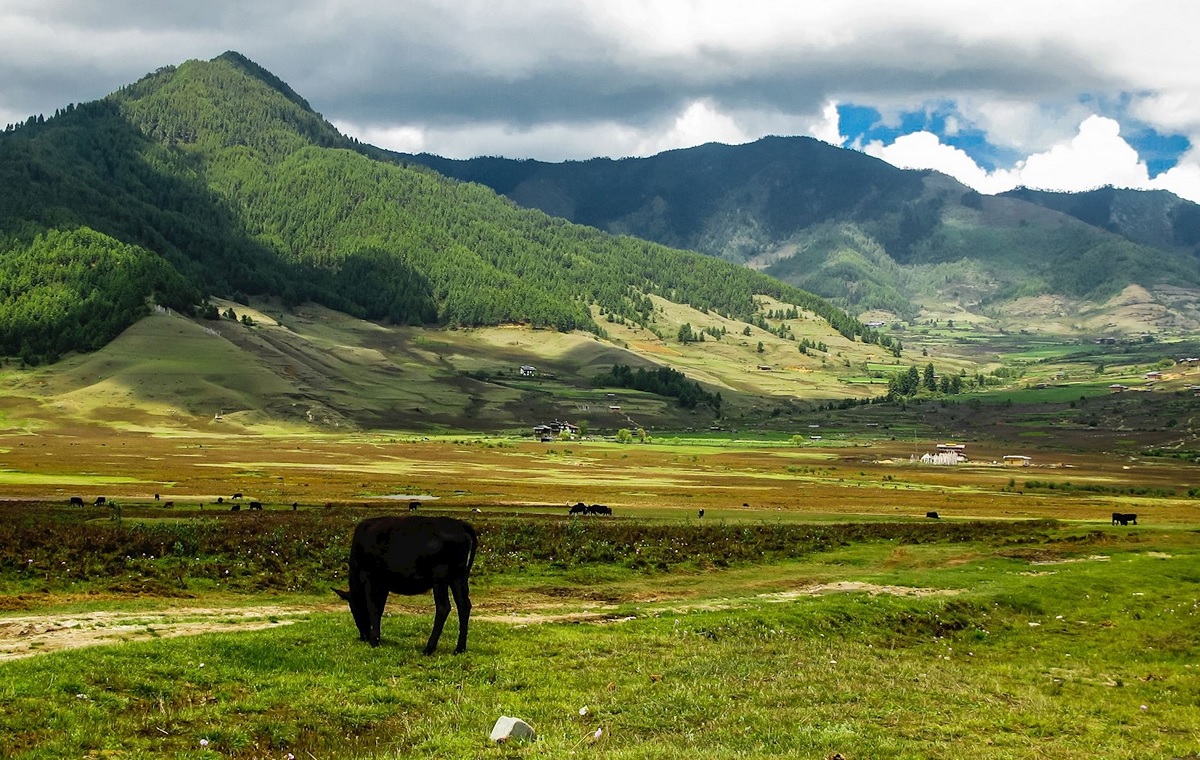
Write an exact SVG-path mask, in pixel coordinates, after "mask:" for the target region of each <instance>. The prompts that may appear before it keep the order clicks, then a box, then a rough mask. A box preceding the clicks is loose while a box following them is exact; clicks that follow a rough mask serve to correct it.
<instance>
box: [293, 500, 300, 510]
mask: <svg viewBox="0 0 1200 760" xmlns="http://www.w3.org/2000/svg"><path fill="white" fill-rule="evenodd" d="M299 508H300V502H298V501H293V502H292V511H293V512H295V511H296V510H297V509H299Z"/></svg>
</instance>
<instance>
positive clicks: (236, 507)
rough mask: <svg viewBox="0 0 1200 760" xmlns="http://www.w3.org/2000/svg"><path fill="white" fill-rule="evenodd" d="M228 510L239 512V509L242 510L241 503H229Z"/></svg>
mask: <svg viewBox="0 0 1200 760" xmlns="http://www.w3.org/2000/svg"><path fill="white" fill-rule="evenodd" d="M229 511H230V512H241V511H242V505H241V504H233V505H231V506H230V507H229Z"/></svg>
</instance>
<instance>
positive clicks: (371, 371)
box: [0, 297, 957, 435]
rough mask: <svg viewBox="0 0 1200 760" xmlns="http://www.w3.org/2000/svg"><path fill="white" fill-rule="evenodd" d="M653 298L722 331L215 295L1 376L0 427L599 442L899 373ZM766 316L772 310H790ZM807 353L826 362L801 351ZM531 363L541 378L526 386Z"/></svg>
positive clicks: (875, 356) (672, 323)
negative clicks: (675, 378)
mask: <svg viewBox="0 0 1200 760" xmlns="http://www.w3.org/2000/svg"><path fill="white" fill-rule="evenodd" d="M651 298H652V300H653V302H654V306H653V309H654V311H655V315H656V316H655V325H656V326H658V328H659V329H660V330H662V331H668V330H670V331H672V332H677V331H678V330H679V328H680V327H681V326H682V325H684V324H690V325H692V326H693V327H694V328H695V329H696V330H697V331H701V330H705V329H708V330H710V331H712V332H711V333H709V334H708V336H707V340H705V341H703V342H692V343H680V342H678V341H677V340H675V339H674V338H668V339H664V338H661V337H659V336H658V335H657V334H655V332H653V331H652V330H650V329H647V328H643V327H641V326H639V325H637V324H635V323H625V324H619V323H611V324H610V323H606V324H610V327H611V328H612V332H613V336H612V339H611V340H603V339H600V338H599V337H598V336H595V335H593V334H589V333H586V332H582V331H574V332H561V331H557V330H553V329H534V328H532V327H529V326H517V325H505V326H497V327H475V328H461V329H455V330H450V329H446V328H433V327H414V326H406V325H387V324H381V323H378V322H371V321H366V320H361V319H357V318H355V317H351V316H348V315H346V314H343V313H340V312H336V311H332V310H330V309H327V308H325V307H322V306H319V305H316V304H302V305H299V306H294V307H286V306H284V305H283V303H282V302H281V301H279V300H278V299H274V300H270V301H257V300H256V301H255V302H254V304H253V305H251V306H246V305H243V304H240V303H234V302H229V301H224V300H219V299H218V300H216V302H215V305H216V306H218V308H219V309H220V311H221V312H223V313H228V310H231V309H232V310H233V313H232V314H230V315H229V316H227V317H222V318H221V319H219V320H217V321H209V320H204V319H198V318H193V317H187V316H185V315H182V314H179V313H177V312H171V311H168V310H165V309H159V310H156V311H155V313H154V314H152V315H151V316H147V317H144V318H142V319H141V320H139V321H137V322H136V323H135V324H134V325H132V326H131V327H129V328H128V329H126V330H125V331H124V332H122V333H121V334H120V335H119V336H118V337H117V338H116V339H115V340H113V341H111V342H109V343H107V344H106V345H105V346H103V347H101V348H100V349H98V350H97V351H94V352H90V353H86V354H72V355H69V356H67V357H65V358H63V359H62V360H60V361H59V362H57V363H55V364H53V365H45V366H40V367H36V368H30V367H24V368H23V367H21V366H20V365H19V364H18V363H16V362H12V361H9V362H0V428H5V429H28V430H42V431H52V430H53V431H61V430H64V429H66V430H70V429H72V428H73V427H75V426H79V425H87V426H92V425H102V426H107V427H110V428H113V429H117V430H139V431H144V432H152V433H156V434H160V435H170V434H173V433H182V432H188V433H195V432H205V431H206V432H211V433H214V434H218V433H229V432H238V433H255V434H270V433H275V432H280V431H284V430H296V429H298V428H303V429H305V430H309V431H312V430H317V431H325V432H329V433H341V434H344V433H350V432H356V431H360V430H424V431H451V432H462V431H477V432H484V431H498V430H504V431H523V432H528V431H529V430H530V429H531V428H532V426H533V425H536V424H539V423H544V422H549V421H551V420H554V419H563V420H570V421H572V422H575V423H577V424H579V423H581V422H582V423H583V424H586V425H587V426H589V428H590V430H592V431H595V432H597V433H605V434H612V433H613V432H615V431H616V430H617V429H619V428H622V427H627V428H631V429H636V428H645V429H647V430H650V431H660V430H664V429H665V430H675V431H679V430H683V429H685V428H697V429H707V428H708V427H709V426H711V425H713V424H722V425H734V426H736V425H738V424H740V423H741V422H744V421H746V420H756V421H758V420H762V419H764V418H766V417H767V416H768V415H770V414H771V413H772V411H773V410H776V411H775V414H778V413H779V411H778V410H783V411H786V412H788V413H789V414H791V413H796V414H799V413H802V412H805V411H808V410H810V409H811V408H812V406H813V405H815V404H821V403H827V402H831V401H841V400H842V399H865V398H868V397H870V396H875V395H879V394H881V393H883V392H884V390H885V388H884V387H883V386H878V385H869V384H860V383H855V382H852V380H853V378H854V376H856V375H861V374H862V370H861V367H862V366H863V365H865V364H866V363H872V364H876V365H880V364H882V363H884V362H889V363H890V362H891V361H898V360H895V359H894V357H892V356H891V355H890V354H886V353H885V352H884V351H883V350H882V349H881V348H880V347H879V346H877V345H873V344H864V343H862V342H861V341H852V340H849V339H846V338H844V337H842V336H841V335H838V334H837V333H831V331H830V330H829V329H828V326H827V325H826V324H825V323H824V321H823V320H821V319H820V318H818V317H816V316H815V315H813V314H811V313H800V314H798V315H797V317H796V318H795V319H790V320H787V322H786V324H787V326H788V328H789V330H790V331H792V332H793V333H794V337H797V338H798V339H797V340H793V339H790V338H789V337H780V335H778V334H776V332H773V331H772V330H775V329H776V328H777V327H778V326H779V325H781V324H784V322H783V321H782V320H777V319H772V320H770V321H769V322H768V321H765V320H764V321H763V323H762V324H763V325H765V326H766V328H768V329H764V328H763V327H760V326H749V325H745V324H744V323H741V322H737V321H734V320H729V319H726V318H724V317H721V316H719V315H717V314H715V313H713V312H708V313H704V312H701V311H698V310H696V309H693V308H691V307H689V306H684V305H680V304H676V303H673V302H671V301H667V300H666V299H663V298H659V297H651ZM767 305H769V306H770V307H771V308H772V310H775V311H776V312H778V310H779V307H780V306H781V304H780V303H779V302H770V303H769V304H767ZM721 328H725V331H724V333H725V334H724V335H722V337H720V338H719V339H718V338H716V337H714V335H715V334H716V333H719V332H720V331H721ZM743 330H748V331H749V332H750V334H749V335H746V334H744V333H743V332H742V331H743ZM800 339H811V340H812V341H813V342H814V343H815V342H817V341H820V342H821V343H822V344H823V345H825V346H826V348H825V350H824V351H817V350H813V351H810V352H808V353H802V352H801V351H799V350H798V346H799V340H800ZM760 345H761V350H759V346H760ZM618 364H619V365H624V366H628V367H631V368H633V369H634V370H636V369H639V368H645V369H647V370H655V369H657V368H661V367H673V368H675V369H676V370H678V371H681V372H683V373H684V374H685V375H686V376H687V378H688V379H689V382H693V381H694V382H699V383H701V384H702V386H703V388H704V389H705V390H706V392H708V393H712V394H717V393H719V394H721V397H722V399H723V404H722V406H721V408H720V410H719V412H720V413H719V414H718V412H717V410H715V409H713V408H711V407H709V406H706V405H704V404H701V405H698V406H696V407H692V408H688V407H685V406H683V405H681V404H680V403H679V402H678V401H677V400H676V399H674V398H671V397H667V396H663V395H657V394H654V393H648V392H643V391H639V390H633V389H628V388H620V387H609V386H600V385H596V384H595V383H594V382H593V380H594V378H596V377H598V376H601V375H604V374H607V373H609V371H610V370H611V369H612V368H613V366H614V365H618ZM523 365H529V366H533V367H536V372H535V373H534V374H533V375H532V376H529V377H526V376H523V375H522V374H521V373H520V371H519V368H520V367H521V366H523ZM940 366H944V367H950V366H957V365H953V364H951V363H950V362H949V361H948V360H947V361H944V362H942V364H941V365H940ZM793 399H795V400H799V403H794V402H793Z"/></svg>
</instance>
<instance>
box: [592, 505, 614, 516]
mask: <svg viewBox="0 0 1200 760" xmlns="http://www.w3.org/2000/svg"><path fill="white" fill-rule="evenodd" d="M587 513H588V514H589V515H611V514H612V507H608V506H605V505H603V504H593V505H591V506H590V507H588V508H587Z"/></svg>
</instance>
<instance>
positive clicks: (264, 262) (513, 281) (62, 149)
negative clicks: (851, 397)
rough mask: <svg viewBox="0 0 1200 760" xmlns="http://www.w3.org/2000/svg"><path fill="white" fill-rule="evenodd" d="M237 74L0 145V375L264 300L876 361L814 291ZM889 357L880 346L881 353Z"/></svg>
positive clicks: (400, 317) (173, 78)
mask: <svg viewBox="0 0 1200 760" xmlns="http://www.w3.org/2000/svg"><path fill="white" fill-rule="evenodd" d="M381 156H382V153H381V151H379V150H377V149H374V148H372V147H370V146H364V145H359V144H357V143H356V142H354V141H353V140H350V139H348V138H346V137H344V136H342V135H340V134H339V133H338V132H337V131H336V130H335V129H334V128H333V127H332V126H331V125H329V124H328V123H327V122H326V121H325V120H324V119H323V118H322V117H321V116H320V115H319V114H318V113H316V112H315V111H313V110H312V109H311V107H310V106H309V105H308V103H307V102H306V101H305V100H304V99H303V98H302V97H300V96H299V95H298V94H297V93H295V92H294V91H292V90H291V88H289V87H288V86H287V85H286V84H284V83H283V82H282V81H280V80H279V79H278V78H277V77H275V76H273V75H272V74H270V73H269V72H267V71H265V70H263V69H262V68H261V67H259V66H257V65H256V64H254V63H253V62H251V61H249V60H247V59H246V58H244V57H243V56H241V55H238V54H236V53H226V54H224V55H222V56H220V57H218V58H216V59H214V60H212V61H208V62H203V61H188V62H186V63H184V64H182V65H180V66H178V67H173V66H171V67H164V68H163V69H160V70H158V71H157V72H155V73H153V74H150V75H148V76H147V77H145V78H143V79H142V80H141V81H139V82H137V83H135V84H132V85H129V86H127V87H124V88H122V89H121V90H119V91H118V92H116V93H113V94H112V95H110V96H108V97H107V98H104V99H103V100H99V101H95V102H92V103H87V104H83V105H79V106H75V105H69V106H67V107H66V108H64V109H60V111H59V112H58V113H56V114H55V115H54V116H53V117H51V118H49V119H44V118H42V117H36V118H31V119H30V120H29V121H27V122H26V123H25V124H23V125H20V126H18V127H14V128H10V129H8V130H6V131H5V133H4V134H3V135H2V136H0V283H2V284H0V335H2V336H3V344H2V345H0V354H8V355H15V356H20V357H21V358H22V359H23V360H24V361H25V362H27V363H37V362H42V361H47V360H51V361H53V360H55V359H57V358H58V357H60V356H62V355H63V354H64V353H65V352H67V351H70V350H95V349H97V348H99V347H101V346H103V345H105V344H106V343H107V342H108V341H110V340H112V339H114V338H115V337H116V336H117V335H118V334H119V333H120V331H121V330H123V329H125V328H127V327H128V326H129V325H131V324H133V323H134V321H136V320H137V319H138V318H140V317H142V316H144V315H145V314H148V313H149V308H150V305H151V304H159V305H163V306H167V307H170V308H172V309H174V310H177V311H181V312H183V313H194V312H195V311H196V310H199V311H200V312H203V313H205V314H206V315H207V316H209V317H211V318H216V316H217V314H216V311H217V310H216V309H215V308H213V307H212V306H211V305H206V304H205V298H206V297H207V296H209V295H216V296H221V297H225V298H228V299H230V300H232V301H236V302H238V303H243V304H245V303H248V302H249V299H250V298H251V297H259V298H267V297H275V298H278V299H280V300H281V302H282V303H283V304H284V305H285V306H287V307H293V306H298V305H301V304H305V303H315V304H319V305H322V306H324V307H327V308H329V309H333V310H337V311H340V312H344V313H346V314H348V315H351V316H354V317H358V318H363V319H371V320H377V321H382V322H387V323H391V324H398V325H403V324H409V325H418V324H433V325H442V326H447V327H459V326H480V325H499V324H512V323H519V324H525V325H529V326H532V327H549V328H553V329H556V330H560V331H572V330H585V331H590V332H593V333H595V334H598V335H602V334H604V333H605V330H606V326H607V325H609V324H616V325H620V324H626V323H633V324H637V325H641V326H643V327H647V328H648V327H651V326H652V325H651V322H652V319H653V314H654V308H653V303H654V302H653V301H652V298H653V297H659V298H664V299H666V300H669V301H671V302H674V303H679V304H686V305H689V306H691V307H694V308H696V309H699V310H701V311H702V312H715V313H718V314H721V315H724V316H726V317H729V318H731V319H739V320H751V319H752V318H753V317H754V315H755V314H756V313H757V311H758V305H757V302H756V300H755V298H756V296H767V297H770V298H774V299H778V300H780V301H782V302H785V303H787V304H791V305H792V306H794V307H796V308H799V309H802V310H804V311H806V312H810V313H813V314H817V315H819V316H820V317H821V318H822V319H823V320H824V321H825V322H826V323H828V325H830V326H831V327H832V330H833V331H834V332H836V333H840V334H842V335H844V336H856V335H858V336H861V337H863V338H866V339H868V340H872V341H876V340H881V338H880V336H878V335H877V334H875V333H873V332H872V331H869V330H867V329H866V328H864V327H863V326H862V325H861V324H860V323H859V322H858V321H857V320H856V319H854V318H852V317H850V316H848V315H847V314H846V313H844V312H843V311H841V310H840V309H837V308H834V307H832V306H831V305H830V304H829V303H828V302H826V301H823V300H822V299H819V298H817V297H815V296H813V295H811V294H809V293H807V292H804V291H802V290H800V289H797V288H795V287H792V286H789V285H786V284H783V283H781V282H779V281H778V280H775V279H773V278H770V277H768V276H765V275H763V274H760V273H755V272H752V271H749V270H747V269H745V268H742V267H738V266H735V265H732V264H730V263H728V262H722V261H718V260H715V259H713V258H711V257H705V256H701V255H698V254H695V253H691V252H687V251H682V250H677V249H672V248H667V247H665V246H662V245H658V244H653V243H647V242H644V241H642V240H638V239H634V238H630V237H618V236H613V235H610V234H607V233H602V232H598V231H597V230H596V229H594V228H592V227H588V226H582V225H577V224H571V223H568V222H566V221H563V220H561V219H557V218H553V217H550V216H547V215H546V214H543V213H542V212H540V211H532V210H525V209H521V208H518V207H516V206H514V205H513V204H512V203H510V202H509V201H507V200H505V199H504V198H502V197H500V196H498V195H496V194H495V193H493V192H492V191H490V190H488V189H486V188H484V187H482V186H479V185H473V184H464V183H460V182H457V181H454V180H450V179H446V178H444V177H442V176H440V175H437V174H435V173H433V172H431V171H429V170H428V169H425V168H420V167H411V166H402V165H398V164H397V163H396V162H394V161H391V160H381ZM882 340H883V342H884V343H887V342H888V339H887V338H882Z"/></svg>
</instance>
